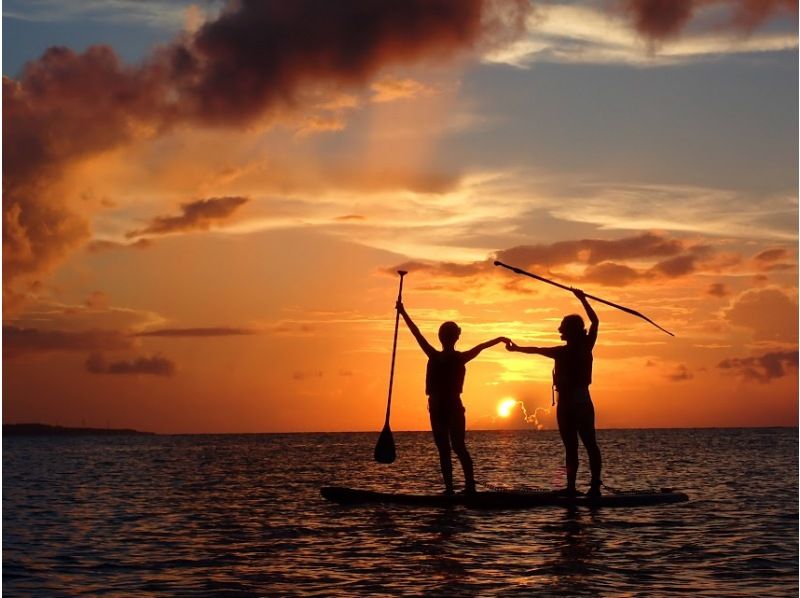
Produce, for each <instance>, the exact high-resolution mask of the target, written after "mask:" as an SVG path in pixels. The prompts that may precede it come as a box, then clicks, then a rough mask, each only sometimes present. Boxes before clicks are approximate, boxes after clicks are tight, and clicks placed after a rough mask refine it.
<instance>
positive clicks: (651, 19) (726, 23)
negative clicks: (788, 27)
mask: <svg viewBox="0 0 800 598" xmlns="http://www.w3.org/2000/svg"><path fill="white" fill-rule="evenodd" d="M710 5H719V6H722V7H723V8H726V9H727V11H726V12H727V15H726V17H725V19H724V20H722V21H721V22H719V23H717V24H716V26H717V27H725V28H729V29H734V30H741V31H751V30H752V29H754V28H755V27H757V26H758V25H760V24H761V23H762V22H764V21H765V20H766V19H767V18H769V17H770V16H772V15H773V14H775V13H779V12H781V11H786V12H788V13H790V14H791V13H796V12H797V2H796V0H669V1H667V2H664V1H662V0H626V1H624V2H623V3H622V4H621V5H620V6H621V8H622V10H623V11H624V13H625V14H626V15H627V16H628V17H629V18H630V19H631V21H632V23H633V26H634V28H635V29H636V31H638V32H639V33H640V34H641V35H643V36H644V37H646V38H648V39H651V40H663V39H665V38H669V37H674V36H676V35H678V34H679V33H680V32H681V31H683V29H684V28H686V26H687V25H688V24H689V22H690V21H691V20H692V19H693V18H694V17H695V16H696V15H697V13H698V12H699V11H700V10H701V9H703V8H705V7H708V6H710Z"/></svg>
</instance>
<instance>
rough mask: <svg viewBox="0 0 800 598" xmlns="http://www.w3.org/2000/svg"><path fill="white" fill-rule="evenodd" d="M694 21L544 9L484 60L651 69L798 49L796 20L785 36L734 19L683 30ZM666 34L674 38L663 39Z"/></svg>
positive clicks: (562, 7)
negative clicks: (524, 31) (525, 28)
mask: <svg viewBox="0 0 800 598" xmlns="http://www.w3.org/2000/svg"><path fill="white" fill-rule="evenodd" d="M620 4H622V3H620ZM635 4H639V5H641V6H642V7H644V6H645V5H647V4H650V5H651V6H652V7H654V8H655V7H657V6H664V7H670V8H678V7H679V5H685V4H687V3H686V2H683V1H681V0H675V1H674V2H668V3H637V2H630V3H627V5H628V6H629V7H632V6H633V5H635ZM709 10H711V9H709ZM795 10H796V8H795ZM668 12H673V13H675V14H677V13H679V12H680V11H679V10H676V11H670V10H664V13H668ZM705 12H708V11H706V10H704V9H703V8H702V7H701V8H700V10H699V11H698V15H699V16H700V17H702V16H703V14H704V13H705ZM769 12H770V11H765V14H764V16H765V17H766V16H768V14H769ZM638 15H641V18H639V17H638ZM691 17H692V15H691V14H687V15H686V19H685V21H683V22H680V20H678V22H674V23H672V24H670V23H668V22H667V21H668V19H666V18H661V15H654V16H653V18H652V19H651V18H649V17H648V15H647V13H646V9H644V8H643V9H642V11H641V12H639V13H636V11H635V10H631V11H630V12H628V13H625V12H622V11H618V12H613V11H611V12H610V11H607V10H602V9H600V8H597V7H593V6H590V5H587V6H580V5H574V4H561V3H559V4H549V5H542V6H539V7H537V11H536V12H535V13H534V14H533V15H532V16H531V17H529V19H528V34H527V36H525V37H524V38H522V39H520V40H518V41H516V42H515V43H513V44H511V45H509V46H507V47H505V48H501V49H498V50H496V51H494V52H493V53H489V54H488V55H487V56H486V57H485V60H487V61H489V62H500V63H506V64H510V65H514V66H518V67H527V66H529V65H531V64H533V63H536V62H564V63H588V64H629V65H632V66H640V67H647V66H665V65H672V64H677V63H682V62H690V61H697V60H707V59H709V58H712V57H715V56H720V55H726V54H745V53H759V52H774V51H781V50H792V49H795V48H797V43H798V42H797V33H796V31H795V30H796V26H793V25H792V24H791V23H793V22H794V21H792V19H787V23H788V25H787V27H786V28H785V31H783V32H772V31H752V28H751V27H747V26H745V25H746V20H745V21H743V22H742V26H736V25H735V23H736V20H735V19H734V18H733V15H729V18H728V19H727V20H722V22H721V23H720V25H719V26H717V27H714V28H713V29H712V30H711V31H696V30H683V29H684V27H685V25H686V24H687V23H688V22H689V21H690V20H691ZM676 18H678V17H676ZM706 20H708V19H707V18H706ZM750 22H751V23H753V22H754V21H752V20H751V21H750ZM651 23H652V25H650V24H651ZM659 23H663V25H658V24H659ZM681 30H683V31H681ZM745 30H748V31H749V34H748V35H743V34H742V31H745ZM678 31H681V35H680V36H679V37H678V36H676V35H673V34H675V33H677V32H678ZM662 32H664V33H666V32H671V34H667V35H663V34H662Z"/></svg>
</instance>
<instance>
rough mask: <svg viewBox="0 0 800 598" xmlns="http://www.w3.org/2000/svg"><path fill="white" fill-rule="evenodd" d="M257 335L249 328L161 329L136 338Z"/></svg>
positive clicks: (138, 334) (144, 332) (143, 333)
mask: <svg viewBox="0 0 800 598" xmlns="http://www.w3.org/2000/svg"><path fill="white" fill-rule="evenodd" d="M250 334H255V331H254V330H250V329H248V328H229V327H217V328H159V329H157V330H146V331H143V332H137V333H136V334H135V336H144V337H152V336H157V337H166V338H181V337H188V338H198V337H213V336H247V335H250Z"/></svg>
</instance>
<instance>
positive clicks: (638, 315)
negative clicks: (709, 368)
mask: <svg viewBox="0 0 800 598" xmlns="http://www.w3.org/2000/svg"><path fill="white" fill-rule="evenodd" d="M494 265H495V266H502V267H503V268H507V269H509V270H511V271H512V272H516V273H517V274H522V275H523V276H530V277H531V278H535V279H536V280H540V281H541V282H546V283H547V284H551V285H553V286H554V287H558V288H559V289H564V290H565V291H570V292H572V290H573V289H572V287H568V286H566V285H563V284H561V283H559V282H555V281H554V280H550V279H548V278H545V277H544V276H539V275H538V274H533V273H532V272H526V271H525V270H522V269H521V268H516V267H514V266H509V265H508V264H504V263H503V262H499V261H495V263H494ZM584 296H585V297H586V298H587V299H593V300H594V301H597V302H598V303H604V304H605V305H608V306H610V307H614V308H616V309H619V310H622V311H624V312H625V313H628V314H631V315H632V316H636V317H637V318H642V319H643V320H645V321H647V322H650V323H651V324H652V325H653V326H655V327H656V328H658V329H659V330H661V331H662V332H666V333H667V334H669V335H670V336H675V335H674V334H672V333H671V332H670V331H669V330H667V329H666V328H662V327H661V326H659V325H658V324H656V323H655V322H653V320H651V319H650V318H648V317H647V316H645V315H644V314H641V313H639V312H638V311H636V310H635V309H631V308H630V307H625V306H624V305H617V304H616V303H612V302H611V301H606V300H605V299H601V298H600V297H595V296H594V295H590V294H589V293H584Z"/></svg>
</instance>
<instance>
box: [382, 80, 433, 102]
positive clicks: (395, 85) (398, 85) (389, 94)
mask: <svg viewBox="0 0 800 598" xmlns="http://www.w3.org/2000/svg"><path fill="white" fill-rule="evenodd" d="M370 89H371V90H372V101H373V102H376V103H384V102H395V101H397V100H407V99H411V98H415V97H417V96H420V95H424V94H429V93H433V91H434V90H433V89H432V88H431V87H429V86H427V85H425V84H424V83H421V82H419V81H415V80H414V79H381V80H380V81H376V82H375V83H373V84H372V85H371V86H370Z"/></svg>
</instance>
